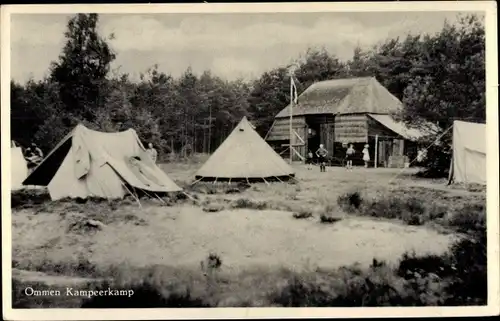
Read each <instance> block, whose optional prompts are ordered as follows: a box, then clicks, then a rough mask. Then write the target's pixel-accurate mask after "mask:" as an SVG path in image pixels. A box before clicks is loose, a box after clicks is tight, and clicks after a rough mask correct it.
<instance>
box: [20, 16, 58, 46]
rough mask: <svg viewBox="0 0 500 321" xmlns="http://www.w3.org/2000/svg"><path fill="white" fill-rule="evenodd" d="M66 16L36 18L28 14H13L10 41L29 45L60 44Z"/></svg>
mask: <svg viewBox="0 0 500 321" xmlns="http://www.w3.org/2000/svg"><path fill="white" fill-rule="evenodd" d="M65 17H66V16H60V18H62V19H53V20H52V21H51V20H49V19H36V18H34V17H33V16H28V15H13V16H12V24H11V41H12V43H13V44H14V45H15V44H21V45H31V46H54V45H61V44H62V43H63V41H64V32H65V31H66V19H65Z"/></svg>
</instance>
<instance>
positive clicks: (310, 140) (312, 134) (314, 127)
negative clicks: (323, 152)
mask: <svg viewBox="0 0 500 321" xmlns="http://www.w3.org/2000/svg"><path fill="white" fill-rule="evenodd" d="M320 143H321V142H320V131H319V124H311V125H308V129H307V149H308V150H310V151H311V152H312V153H313V155H314V153H315V152H316V151H317V150H318V148H319V144H320ZM308 152H309V151H308Z"/></svg>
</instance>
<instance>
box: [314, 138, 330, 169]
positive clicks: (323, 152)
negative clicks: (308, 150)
mask: <svg viewBox="0 0 500 321" xmlns="http://www.w3.org/2000/svg"><path fill="white" fill-rule="evenodd" d="M326 155H328V151H327V150H326V149H325V148H324V147H323V144H320V145H319V148H318V150H317V151H316V156H318V160H319V171H320V172H326V166H325V165H326V164H325V162H326Z"/></svg>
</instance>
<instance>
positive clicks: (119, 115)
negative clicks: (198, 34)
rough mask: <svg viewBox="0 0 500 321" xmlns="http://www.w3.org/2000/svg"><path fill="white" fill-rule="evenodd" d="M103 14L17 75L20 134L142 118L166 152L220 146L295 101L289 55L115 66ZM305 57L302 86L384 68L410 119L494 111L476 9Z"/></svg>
mask: <svg viewBox="0 0 500 321" xmlns="http://www.w3.org/2000/svg"><path fill="white" fill-rule="evenodd" d="M98 22H99V16H98V15H97V14H78V15H76V16H74V17H73V18H72V19H71V20H70V21H69V22H68V26H67V31H66V33H65V37H66V44H65V46H64V48H63V50H62V52H61V54H60V56H59V58H58V60H57V61H55V62H53V63H52V65H51V66H50V75H49V76H48V77H47V78H46V79H43V80H39V81H38V80H36V81H35V80H30V81H28V82H27V83H24V84H19V83H16V82H12V83H11V119H12V120H11V121H12V123H11V133H12V139H13V140H15V141H16V142H18V143H20V144H21V145H23V146H27V144H29V143H31V142H36V143H37V144H38V145H39V146H40V147H41V148H42V149H43V150H44V151H45V152H48V151H49V150H50V149H51V148H53V147H54V146H55V144H57V142H58V141H59V140H60V139H61V138H63V137H64V135H66V134H67V133H68V132H69V131H70V130H71V129H72V128H73V127H74V126H75V125H76V124H77V123H78V122H82V123H84V124H85V125H86V126H88V127H90V128H93V129H98V130H101V131H118V130H125V129H127V128H130V127H132V128H134V129H135V130H136V131H137V132H138V134H139V137H140V138H141V139H142V140H143V142H152V143H153V144H154V145H155V146H157V148H158V149H159V152H160V155H168V154H170V153H172V152H174V153H175V154H177V155H181V156H188V155H189V154H190V153H193V152H195V153H202V152H204V153H208V152H211V151H214V150H215V148H217V146H218V145H219V144H220V143H221V142H222V141H223V140H224V139H225V137H226V136H227V135H228V134H229V133H230V132H231V130H232V128H233V127H234V126H235V125H236V124H237V122H238V121H239V120H240V119H241V117H242V116H244V115H245V116H248V117H249V118H250V119H251V120H252V122H253V123H254V124H255V125H256V127H257V130H258V131H259V133H260V134H261V135H265V134H266V132H267V131H268V129H269V127H270V125H271V124H272V121H273V118H274V116H275V115H276V114H277V113H278V112H279V111H280V110H281V109H282V108H284V107H285V106H286V105H287V104H288V103H289V100H290V97H289V73H288V70H287V68H286V66H285V65H283V66H277V67H276V68H275V69H272V70H269V71H267V72H265V73H264V74H262V75H261V76H260V77H259V78H258V79H256V80H254V81H243V80H236V81H228V80H225V79H222V78H220V77H218V76H217V75H214V74H212V73H211V72H210V71H208V70H207V71H205V72H204V73H203V74H201V75H196V74H195V73H193V71H192V70H191V69H190V68H188V69H187V70H186V71H185V72H184V74H183V75H182V76H181V77H179V78H174V77H172V76H171V75H169V74H168V73H164V72H161V71H159V69H158V66H156V65H154V66H152V67H151V68H150V69H149V70H146V71H144V73H143V74H142V75H141V78H140V81H131V80H130V78H129V75H127V74H119V73H117V72H115V71H113V70H111V67H110V64H111V63H112V61H113V60H114V59H115V58H116V53H114V52H113V51H112V49H111V48H110V46H109V44H108V41H109V40H108V39H107V38H105V37H104V36H102V35H99V34H98V33H97V31H96V30H97V25H98ZM297 64H298V66H297V67H298V68H297V70H296V71H295V75H296V78H297V80H298V91H299V94H300V92H302V91H303V90H305V89H306V88H307V87H308V86H309V85H311V84H312V83H313V82H315V81H320V80H326V79H334V78H344V77H357V76H374V77H376V78H377V79H378V80H379V81H380V82H381V83H382V84H383V85H384V86H386V88H387V89H388V90H389V91H390V92H392V93H393V94H394V95H395V96H396V97H398V98H399V99H400V100H401V101H403V103H404V105H405V108H404V111H403V112H402V114H401V115H400V117H401V119H403V120H404V121H405V122H407V123H408V124H409V125H410V126H415V125H418V124H419V123H420V122H421V121H422V120H425V121H431V122H433V123H435V124H438V125H439V127H440V128H441V129H442V130H445V129H446V128H448V127H449V126H450V125H451V124H452V122H453V120H454V119H462V120H471V121H479V122H484V121H485V117H486V116H485V114H486V109H485V31H484V26H483V24H482V22H481V20H480V19H479V18H478V17H476V16H474V15H468V16H462V17H460V20H459V23H458V24H456V25H451V24H448V23H445V24H444V25H443V28H442V30H441V31H440V32H438V33H436V34H433V35H408V36H407V37H406V38H403V39H399V38H397V39H387V40H386V41H384V42H382V43H379V44H377V45H376V46H374V47H373V48H357V49H355V50H354V52H353V56H352V58H351V59H350V60H349V61H342V60H340V59H339V58H337V57H336V56H335V55H334V54H332V53H329V52H328V51H326V50H324V49H321V48H311V49H309V50H308V51H307V52H305V53H304V54H303V55H302V56H300V57H297Z"/></svg>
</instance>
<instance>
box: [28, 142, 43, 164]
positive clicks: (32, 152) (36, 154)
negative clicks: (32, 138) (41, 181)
mask: <svg viewBox="0 0 500 321" xmlns="http://www.w3.org/2000/svg"><path fill="white" fill-rule="evenodd" d="M24 159H26V161H27V162H28V167H34V166H36V165H38V164H40V162H41V161H42V160H43V152H42V150H41V149H40V148H39V147H38V146H37V145H36V144H35V143H31V145H30V147H28V148H26V150H25V151H24Z"/></svg>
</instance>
